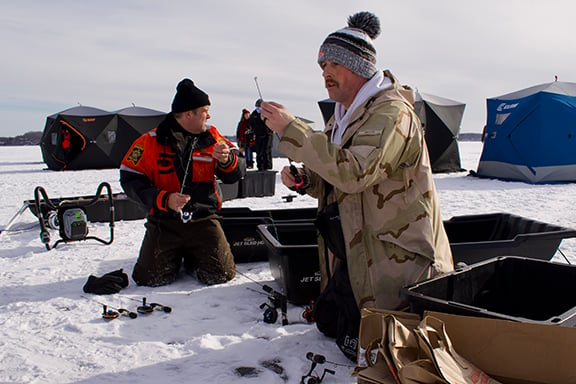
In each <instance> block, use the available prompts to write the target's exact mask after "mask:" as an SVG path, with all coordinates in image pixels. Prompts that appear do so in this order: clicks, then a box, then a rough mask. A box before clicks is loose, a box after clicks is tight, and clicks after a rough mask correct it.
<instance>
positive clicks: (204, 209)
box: [120, 79, 246, 286]
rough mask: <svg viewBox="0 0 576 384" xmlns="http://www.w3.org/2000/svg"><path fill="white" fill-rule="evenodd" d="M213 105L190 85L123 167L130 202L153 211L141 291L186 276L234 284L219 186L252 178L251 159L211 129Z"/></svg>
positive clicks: (137, 274) (137, 270) (138, 276)
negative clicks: (248, 166)
mask: <svg viewBox="0 0 576 384" xmlns="http://www.w3.org/2000/svg"><path fill="white" fill-rule="evenodd" d="M209 108H210V100H209V98H208V95H207V94H206V93H204V91H202V90H201V89H199V88H197V87H196V86H195V84H194V82H192V81H191V80H190V79H184V80H182V81H181V82H180V83H179V84H178V86H177V91H176V95H175V96H174V100H173V102H172V110H171V112H170V113H169V114H168V115H167V116H166V117H165V119H164V120H163V121H162V122H160V124H159V125H158V127H157V128H155V129H153V130H152V131H150V132H148V133H145V134H143V135H142V136H140V138H138V139H136V141H135V142H134V143H133V144H132V146H131V148H130V149H129V150H128V152H127V154H126V156H125V157H124V159H123V160H122V163H121V167H120V183H121V185H122V188H123V189H124V191H125V192H126V194H127V195H128V196H129V197H130V198H131V199H133V200H135V201H137V202H139V203H140V204H142V205H144V206H145V207H146V208H147V209H149V214H148V216H147V219H146V233H145V235H144V239H143V241H142V246H141V248H140V254H139V256H138V260H137V261H136V265H135V266H134V269H133V271H132V278H133V279H134V281H135V282H136V283H137V284H138V285H144V286H160V285H165V284H169V283H172V282H173V281H175V280H176V279H177V277H178V276H179V273H180V270H181V268H182V267H183V268H184V270H185V271H186V272H187V273H189V274H193V273H195V274H196V276H197V278H198V280H199V281H200V282H202V283H204V284H217V283H224V282H226V281H229V280H231V279H232V278H234V276H235V274H236V266H235V263H234V258H233V255H232V252H231V251H230V245H229V244H228V242H227V240H226V237H225V235H224V232H223V230H222V227H221V224H220V217H219V216H218V215H217V211H218V210H220V208H221V201H222V199H221V196H220V195H221V193H220V191H219V188H218V184H217V183H216V180H215V178H216V177H218V179H220V180H221V181H222V182H223V183H234V182H237V181H238V180H240V179H241V178H242V177H243V176H244V175H245V173H246V164H245V161H244V158H243V157H242V156H240V153H239V151H238V150H237V149H236V148H234V145H233V144H232V143H231V142H229V141H228V140H226V139H225V138H224V137H223V136H222V135H221V134H220V132H218V130H217V129H216V127H214V126H210V125H208V124H207V120H208V119H209V118H210V114H209Z"/></svg>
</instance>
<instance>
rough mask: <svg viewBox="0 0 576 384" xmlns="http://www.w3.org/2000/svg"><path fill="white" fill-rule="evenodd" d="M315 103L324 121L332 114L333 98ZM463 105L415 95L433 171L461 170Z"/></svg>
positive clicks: (427, 95) (417, 111)
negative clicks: (460, 137)
mask: <svg viewBox="0 0 576 384" xmlns="http://www.w3.org/2000/svg"><path fill="white" fill-rule="evenodd" d="M318 106H319V108H320V111H321V113H322V117H323V118H324V122H325V123H326V122H328V120H330V118H331V117H332V115H333V114H334V101H333V100H331V99H324V100H320V101H319V102H318ZM465 107H466V105H465V104H463V103H460V102H458V101H454V100H450V99H446V98H443V97H439V96H433V95H429V94H425V93H417V94H416V102H415V106H414V109H415V111H416V113H417V114H418V117H419V118H420V120H421V121H422V126H423V128H424V132H425V140H426V145H427V146H428V152H429V154H430V162H431V164H432V171H433V172H434V173H439V172H458V171H461V170H462V168H461V165H460V152H459V150H458V140H457V139H458V134H459V133H460V123H461V122H462V116H463V115H464V108H465Z"/></svg>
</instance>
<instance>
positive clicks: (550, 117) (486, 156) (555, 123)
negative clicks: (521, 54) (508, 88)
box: [477, 81, 576, 183]
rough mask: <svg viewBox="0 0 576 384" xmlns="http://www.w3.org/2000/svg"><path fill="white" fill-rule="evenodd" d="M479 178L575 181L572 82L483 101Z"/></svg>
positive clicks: (575, 102) (575, 96) (575, 116)
mask: <svg viewBox="0 0 576 384" xmlns="http://www.w3.org/2000/svg"><path fill="white" fill-rule="evenodd" d="M486 104H487V121H486V127H485V131H484V147H483V149H482V154H481V156H480V161H479V163H478V170H477V175H478V176H482V177H492V178H498V179H504V180H517V181H524V182H528V183H549V182H575V181H576V83H566V82H559V81H555V82H552V83H546V84H540V85H536V86H533V87H530V88H526V89H523V90H520V91H517V92H513V93H509V94H506V95H503V96H499V97H494V98H491V99H487V102H486Z"/></svg>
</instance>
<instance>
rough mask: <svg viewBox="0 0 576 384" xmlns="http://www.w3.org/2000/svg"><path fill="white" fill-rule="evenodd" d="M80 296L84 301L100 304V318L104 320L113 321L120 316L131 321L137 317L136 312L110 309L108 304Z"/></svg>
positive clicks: (124, 309)
mask: <svg viewBox="0 0 576 384" xmlns="http://www.w3.org/2000/svg"><path fill="white" fill-rule="evenodd" d="M80 296H81V297H83V298H85V299H86V300H91V301H94V302H96V303H98V304H100V305H101V306H102V318H103V319H104V320H113V319H116V318H118V317H120V316H127V317H129V318H131V319H135V318H137V317H138V314H137V313H136V312H132V311H129V310H127V309H126V308H115V307H112V306H110V305H108V304H105V303H102V302H100V301H98V300H96V299H92V298H90V297H87V296H84V295H80Z"/></svg>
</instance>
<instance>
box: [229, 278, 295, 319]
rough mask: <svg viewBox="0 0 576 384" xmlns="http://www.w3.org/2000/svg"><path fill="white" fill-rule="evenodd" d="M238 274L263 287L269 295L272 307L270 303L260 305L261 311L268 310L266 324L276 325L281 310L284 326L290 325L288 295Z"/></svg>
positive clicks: (265, 314) (265, 315) (265, 316)
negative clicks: (278, 309)
mask: <svg viewBox="0 0 576 384" xmlns="http://www.w3.org/2000/svg"><path fill="white" fill-rule="evenodd" d="M236 273H238V274H240V275H241V276H244V277H245V278H247V279H248V280H250V281H252V282H253V283H256V284H258V285H259V286H260V287H262V290H263V291H264V292H266V293H267V294H268V300H269V301H270V304H272V305H270V304H268V303H263V304H261V305H260V309H264V308H266V311H264V322H265V323H269V324H273V323H275V322H276V320H277V319H278V311H277V308H280V310H281V313H282V325H288V299H287V298H286V295H284V294H282V293H280V292H278V291H276V290H275V289H273V288H272V287H271V286H269V285H266V284H262V283H260V282H259V281H257V280H254V279H253V278H251V277H250V276H248V275H246V274H244V273H242V272H240V271H238V270H236Z"/></svg>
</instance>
